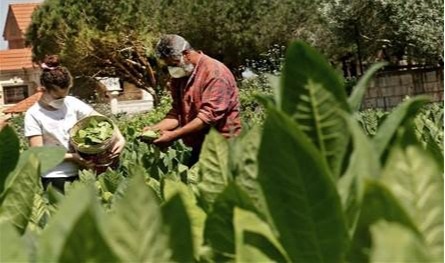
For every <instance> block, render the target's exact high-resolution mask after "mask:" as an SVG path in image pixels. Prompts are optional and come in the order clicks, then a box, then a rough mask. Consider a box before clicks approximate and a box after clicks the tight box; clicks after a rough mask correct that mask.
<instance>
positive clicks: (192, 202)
mask: <svg viewBox="0 0 445 263" xmlns="http://www.w3.org/2000/svg"><path fill="white" fill-rule="evenodd" d="M163 190H164V191H163V192H164V197H165V199H166V200H169V199H170V198H172V197H174V196H176V194H179V195H180V196H181V197H182V201H183V202H184V205H185V209H186V211H187V215H188V217H189V219H190V223H191V227H192V234H193V245H194V246H193V249H194V252H195V258H198V251H199V248H200V247H201V246H202V245H203V240H204V222H205V219H206V213H205V212H204V211H203V210H202V209H201V208H200V207H199V206H198V205H197V201H196V197H195V195H194V194H193V190H192V189H191V188H189V187H188V186H187V185H185V184H184V183H182V182H179V181H178V182H177V181H173V180H168V179H166V180H164V189H163Z"/></svg>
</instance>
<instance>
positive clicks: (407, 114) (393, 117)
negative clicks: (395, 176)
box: [373, 96, 428, 156]
mask: <svg viewBox="0 0 445 263" xmlns="http://www.w3.org/2000/svg"><path fill="white" fill-rule="evenodd" d="M427 102H428V98H427V97H424V96H418V97H416V98H412V99H409V100H407V101H404V102H403V103H401V104H400V105H399V106H397V108H395V109H394V111H393V112H391V114H390V115H389V116H388V117H386V119H385V120H384V121H383V123H382V124H381V125H380V127H379V129H378V130H377V134H376V135H375V136H374V137H373V141H374V145H375V147H376V151H377V154H378V155H379V156H382V155H383V154H384V152H385V150H387V149H388V148H389V144H390V143H391V141H392V139H393V138H394V137H395V134H396V131H397V129H398V128H399V127H400V126H401V125H402V124H403V123H404V122H406V121H407V120H409V119H411V118H413V117H414V116H415V115H416V114H417V112H418V111H419V109H420V108H421V107H422V106H423V105H425V104H426V103H427Z"/></svg>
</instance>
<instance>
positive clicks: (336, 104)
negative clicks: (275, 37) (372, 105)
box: [281, 43, 349, 178]
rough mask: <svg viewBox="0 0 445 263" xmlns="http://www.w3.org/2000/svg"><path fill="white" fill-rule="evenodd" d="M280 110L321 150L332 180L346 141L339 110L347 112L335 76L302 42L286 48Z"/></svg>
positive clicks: (317, 55)
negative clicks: (290, 117) (292, 119)
mask: <svg viewBox="0 0 445 263" xmlns="http://www.w3.org/2000/svg"><path fill="white" fill-rule="evenodd" d="M281 92H282V95H281V97H282V99H283V102H282V110H283V111H284V112H286V113H287V114H288V115H289V116H292V117H293V118H294V119H295V121H296V122H297V123H298V124H299V126H300V127H301V130H302V131H303V132H304V133H305V134H306V135H307V136H308V137H309V139H310V140H311V141H312V142H313V143H314V144H315V145H316V147H317V148H318V149H319V150H320V152H321V154H322V156H323V157H324V159H325V160H326V162H327V163H328V165H329V167H330V168H331V171H332V175H333V176H334V178H338V177H339V176H340V169H341V164H342V162H343V158H344V155H345V153H346V149H347V144H348V142H349V136H348V134H349V132H348V129H347V128H346V125H345V121H344V119H343V118H342V117H341V116H340V115H339V112H340V110H344V111H347V112H349V105H348V104H347V103H346V94H345V90H344V88H343V86H342V84H341V81H340V78H339V76H338V74H337V73H336V72H335V71H334V70H333V69H332V68H331V67H330V65H329V64H328V62H327V61H325V60H324V58H323V57H321V55H319V54H318V53H317V52H316V51H315V50H313V49H311V48H309V47H308V46H306V45H304V44H302V43H295V44H293V45H291V46H290V47H289V49H288V53H287V55H286V62H285V66H284V70H283V77H282V90H281Z"/></svg>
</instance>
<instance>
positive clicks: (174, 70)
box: [168, 43, 195, 78]
mask: <svg viewBox="0 0 445 263" xmlns="http://www.w3.org/2000/svg"><path fill="white" fill-rule="evenodd" d="M185 47H186V43H184V46H183V47H182V49H185ZM194 69H195V66H193V64H189V63H185V61H184V56H182V57H181V60H180V62H179V64H178V66H168V73H170V76H172V78H183V77H186V76H190V75H191V74H192V72H193V70H194Z"/></svg>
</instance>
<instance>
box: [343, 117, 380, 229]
mask: <svg viewBox="0 0 445 263" xmlns="http://www.w3.org/2000/svg"><path fill="white" fill-rule="evenodd" d="M344 118H345V119H346V121H347V124H348V127H349V130H350V132H351V135H352V142H353V144H352V145H353V148H354V150H353V152H352V155H351V158H350V161H349V165H348V168H347V170H346V172H345V174H344V175H343V176H342V177H341V178H340V180H339V181H338V183H337V189H338V193H339V194H340V198H341V201H342V205H343V211H344V214H345V215H346V220H347V223H348V227H349V233H350V235H353V233H354V231H355V227H356V225H357V221H358V218H359V215H360V211H361V208H362V203H363V198H364V195H365V180H367V179H368V180H369V179H371V178H372V179H376V178H378V176H379V175H380V163H379V159H378V156H377V154H376V153H375V150H374V147H373V145H372V144H371V141H370V139H368V137H367V136H366V135H365V133H364V132H363V130H362V129H361V128H360V126H359V124H358V123H357V121H356V120H355V119H354V118H353V117H352V116H348V115H346V114H345V115H344Z"/></svg>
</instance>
